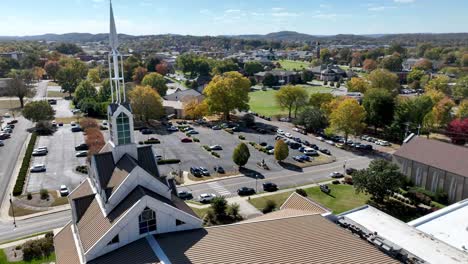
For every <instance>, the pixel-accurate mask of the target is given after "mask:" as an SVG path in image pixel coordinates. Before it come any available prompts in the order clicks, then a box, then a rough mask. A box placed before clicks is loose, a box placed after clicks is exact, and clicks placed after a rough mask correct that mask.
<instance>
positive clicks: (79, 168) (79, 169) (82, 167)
mask: <svg viewBox="0 0 468 264" xmlns="http://www.w3.org/2000/svg"><path fill="white" fill-rule="evenodd" d="M75 169H76V171H77V172H79V173H83V174H88V167H87V166H85V165H80V166H76V168H75Z"/></svg>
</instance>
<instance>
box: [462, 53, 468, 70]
mask: <svg viewBox="0 0 468 264" xmlns="http://www.w3.org/2000/svg"><path fill="white" fill-rule="evenodd" d="M460 64H461V66H462V67H468V53H465V54H463V55H462V57H461V60H460Z"/></svg>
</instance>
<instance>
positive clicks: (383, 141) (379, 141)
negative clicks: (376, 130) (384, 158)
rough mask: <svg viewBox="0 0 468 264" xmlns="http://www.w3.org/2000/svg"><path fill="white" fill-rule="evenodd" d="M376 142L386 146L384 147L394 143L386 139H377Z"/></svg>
mask: <svg viewBox="0 0 468 264" xmlns="http://www.w3.org/2000/svg"><path fill="white" fill-rule="evenodd" d="M375 144H377V145H380V146H384V147H388V146H391V145H392V144H390V143H389V142H388V141H385V140H377V141H376V142H375Z"/></svg>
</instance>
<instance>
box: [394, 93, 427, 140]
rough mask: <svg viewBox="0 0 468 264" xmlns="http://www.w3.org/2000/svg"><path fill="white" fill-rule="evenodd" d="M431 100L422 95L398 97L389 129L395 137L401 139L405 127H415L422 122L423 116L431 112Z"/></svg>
mask: <svg viewBox="0 0 468 264" xmlns="http://www.w3.org/2000/svg"><path fill="white" fill-rule="evenodd" d="M433 106H434V102H433V100H432V99H431V98H430V97H429V96H427V95H422V96H418V97H414V98H407V97H405V98H399V99H398V100H397V101H396V107H395V114H394V118H393V123H392V125H391V131H393V132H392V133H393V135H394V136H395V138H398V139H403V135H404V134H405V131H406V129H407V128H408V129H410V130H412V129H417V127H418V126H420V125H423V124H424V118H425V117H426V115H427V114H428V113H430V112H431V110H432V107H433Z"/></svg>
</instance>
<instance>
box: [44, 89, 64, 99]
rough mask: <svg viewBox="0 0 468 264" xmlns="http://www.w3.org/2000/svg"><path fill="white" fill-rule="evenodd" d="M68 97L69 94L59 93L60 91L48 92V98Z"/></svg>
mask: <svg viewBox="0 0 468 264" xmlns="http://www.w3.org/2000/svg"><path fill="white" fill-rule="evenodd" d="M67 96H68V93H62V92H59V91H47V97H61V98H64V97H67Z"/></svg>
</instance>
